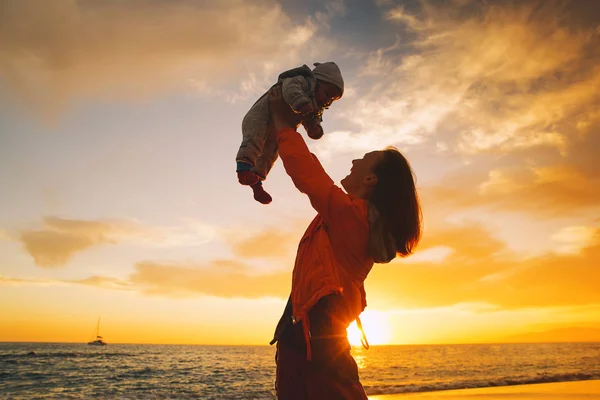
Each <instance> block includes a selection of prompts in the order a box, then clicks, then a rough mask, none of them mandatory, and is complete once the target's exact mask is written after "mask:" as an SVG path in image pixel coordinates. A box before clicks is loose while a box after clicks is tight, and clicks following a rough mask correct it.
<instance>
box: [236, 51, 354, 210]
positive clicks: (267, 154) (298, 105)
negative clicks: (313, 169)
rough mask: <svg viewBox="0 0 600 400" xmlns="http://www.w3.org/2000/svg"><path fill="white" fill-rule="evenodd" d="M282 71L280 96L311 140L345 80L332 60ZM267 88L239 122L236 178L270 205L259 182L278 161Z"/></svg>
mask: <svg viewBox="0 0 600 400" xmlns="http://www.w3.org/2000/svg"><path fill="white" fill-rule="evenodd" d="M314 65H315V68H314V69H313V70H311V69H310V68H309V67H308V66H307V65H303V66H301V67H298V68H293V69H290V70H288V71H285V72H283V73H281V74H280V75H279V77H278V79H277V84H281V85H282V92H283V98H284V100H285V102H286V103H287V104H288V105H289V106H290V107H291V109H292V110H293V111H294V112H295V113H297V114H299V118H301V122H302V125H303V126H304V129H306V133H307V134H308V136H309V137H310V138H311V139H319V138H321V136H323V128H322V127H321V121H322V117H321V116H322V114H323V110H324V109H327V108H329V106H330V105H331V103H333V102H334V101H335V100H338V99H340V98H341V97H342V95H343V94H344V80H343V78H342V73H341V72H340V69H339V67H338V66H337V65H336V64H335V63H334V62H326V63H314ZM267 94H268V91H267V92H266V93H265V94H263V95H262V96H261V97H260V98H259V99H258V100H257V101H256V103H254V105H253V106H252V107H251V108H250V110H249V111H248V113H247V114H246V115H245V116H244V119H243V121H242V135H243V139H242V144H241V145H240V148H239V150H238V153H237V156H236V162H237V168H236V172H237V176H238V181H239V182H240V183H241V184H242V185H248V186H250V187H251V188H252V191H253V192H254V199H255V200H256V201H258V202H260V203H262V204H269V203H270V202H271V201H272V200H273V199H272V198H271V195H269V194H268V193H267V192H266V191H265V190H264V188H263V187H262V181H264V180H265V179H266V178H267V175H268V174H269V171H270V170H271V168H272V167H273V164H274V163H275V160H277V138H276V132H273V126H272V124H270V123H269V120H270V114H269V107H268V105H269V103H268V95H267Z"/></svg>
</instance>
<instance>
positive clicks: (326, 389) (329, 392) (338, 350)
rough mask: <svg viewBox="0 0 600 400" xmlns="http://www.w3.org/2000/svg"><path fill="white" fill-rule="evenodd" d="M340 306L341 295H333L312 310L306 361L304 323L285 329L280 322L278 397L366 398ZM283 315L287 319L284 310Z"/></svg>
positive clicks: (285, 399)
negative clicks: (310, 351)
mask: <svg viewBox="0 0 600 400" xmlns="http://www.w3.org/2000/svg"><path fill="white" fill-rule="evenodd" d="M332 296H334V297H332ZM339 307H340V302H339V297H338V296H336V295H331V296H327V297H324V298H323V299H321V301H319V303H317V305H315V307H313V309H312V310H311V311H310V313H309V318H310V322H311V324H310V325H311V339H310V341H311V350H312V359H311V361H307V360H306V344H305V342H304V334H303V331H302V323H301V322H300V323H297V324H291V323H287V324H285V326H284V327H283V332H281V330H282V328H281V323H280V324H279V325H278V329H279V330H280V337H279V338H278V342H277V353H276V356H275V361H276V364H277V372H276V382H275V388H276V391H277V399H278V400H296V399H298V400H299V399H303V400H304V399H310V400H312V399H315V400H320V399H323V400H335V399H348V400H354V399H357V400H358V399H360V400H366V399H367V395H366V394H365V391H364V389H363V387H362V385H361V383H360V380H359V377H358V367H357V365H356V362H355V361H354V358H353V357H352V355H351V354H350V344H349V343H348V338H347V336H346V326H347V324H345V323H343V322H341V321H340V319H339V317H338V316H339V315H341V314H340V312H339V311H340V308H339ZM282 318H286V315H285V312H284V317H282ZM336 321H337V322H336Z"/></svg>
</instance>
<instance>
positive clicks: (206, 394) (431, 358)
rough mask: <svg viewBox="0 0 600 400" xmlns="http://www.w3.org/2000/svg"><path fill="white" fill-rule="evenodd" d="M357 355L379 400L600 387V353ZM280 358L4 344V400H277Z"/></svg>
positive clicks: (253, 352)
mask: <svg viewBox="0 0 600 400" xmlns="http://www.w3.org/2000/svg"><path fill="white" fill-rule="evenodd" d="M30 352H34V353H35V355H29V353H30ZM352 352H353V355H354V357H355V359H356V362H357V364H358V366H359V372H360V377H361V381H362V383H363V385H364V387H365V389H366V391H367V394H369V395H373V394H384V393H406V392H424V391H434V390H446V389H461V388H475V387H489V386H503V385H518V384H527V383H542V382H561V381H573V380H587V379H600V343H547V344H475V345H421V346H373V347H371V348H370V349H369V350H365V349H362V348H354V349H353V350H352ZM274 357H275V348H274V347H271V346H184V345H135V344H130V345H127V344H109V345H108V346H105V347H95V346H87V345H85V344H62V343H0V398H2V399H4V398H8V399H30V398H40V399H47V398H55V399H69V398H75V399H93V398H118V399H192V398H193V399H274V398H275V391H274V381H275V359H274Z"/></svg>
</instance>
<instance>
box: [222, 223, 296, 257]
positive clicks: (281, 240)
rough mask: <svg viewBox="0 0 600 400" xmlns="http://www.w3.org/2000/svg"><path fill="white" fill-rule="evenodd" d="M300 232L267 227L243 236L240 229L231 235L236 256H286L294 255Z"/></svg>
mask: <svg viewBox="0 0 600 400" xmlns="http://www.w3.org/2000/svg"><path fill="white" fill-rule="evenodd" d="M299 239H300V232H295V231H282V230H280V229H276V228H267V229H265V230H263V231H260V232H257V233H254V234H252V235H248V236H246V237H241V238H240V234H239V231H237V233H236V234H235V237H233V236H231V235H229V241H230V242H231V246H232V250H233V253H234V254H235V256H237V257H240V258H242V259H244V258H266V259H270V258H286V257H290V256H293V251H294V250H295V246H296V245H297V244H298V241H299Z"/></svg>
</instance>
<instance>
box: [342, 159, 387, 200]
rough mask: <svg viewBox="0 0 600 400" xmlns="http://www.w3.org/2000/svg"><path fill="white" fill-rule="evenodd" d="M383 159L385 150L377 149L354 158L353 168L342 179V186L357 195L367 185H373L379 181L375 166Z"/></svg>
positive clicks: (347, 191)
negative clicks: (359, 157) (361, 156)
mask: <svg viewBox="0 0 600 400" xmlns="http://www.w3.org/2000/svg"><path fill="white" fill-rule="evenodd" d="M382 159H383V151H381V150H377V151H372V152H370V153H367V154H365V155H364V156H363V158H361V159H357V160H352V168H350V174H348V175H347V176H346V177H345V178H344V179H342V181H341V184H342V187H343V188H344V189H345V190H346V193H349V194H352V195H357V194H359V193H360V192H361V191H363V189H365V187H367V186H372V185H374V184H375V183H377V177H376V175H375V167H376V166H377V165H378V164H379V162H381V160H382Z"/></svg>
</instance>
